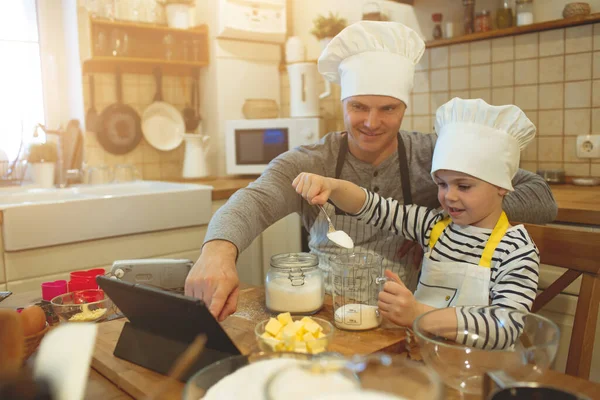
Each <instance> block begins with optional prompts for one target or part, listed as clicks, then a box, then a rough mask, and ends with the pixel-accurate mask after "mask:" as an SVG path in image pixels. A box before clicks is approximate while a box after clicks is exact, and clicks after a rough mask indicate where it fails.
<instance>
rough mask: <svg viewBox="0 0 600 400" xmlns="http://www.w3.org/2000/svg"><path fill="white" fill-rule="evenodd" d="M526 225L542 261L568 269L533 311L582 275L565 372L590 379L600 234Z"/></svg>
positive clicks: (598, 295)
mask: <svg viewBox="0 0 600 400" xmlns="http://www.w3.org/2000/svg"><path fill="white" fill-rule="evenodd" d="M524 225H525V227H526V228H527V231H528V232H529V234H530V235H531V238H532V239H533V241H534V242H535V244H536V245H537V247H538V249H539V251H540V260H541V262H542V263H543V264H548V265H555V266H558V267H563V268H566V269H567V270H566V271H565V273H564V274H563V275H562V276H561V277H560V278H558V279H557V280H556V281H555V282H554V283H552V284H551V285H550V286H549V287H548V288H547V289H545V290H544V291H543V292H541V293H540V294H539V295H538V296H537V298H536V299H535V301H534V303H533V309H532V311H533V312H537V311H539V310H540V309H541V308H543V307H544V306H545V305H546V304H548V302H549V301H550V300H552V299H553V298H554V297H556V296H557V295H558V294H560V293H561V292H562V291H563V290H564V289H565V288H566V287H567V286H569V285H570V284H571V283H572V282H573V281H574V280H575V279H577V278H578V277H579V276H580V275H583V279H582V282H581V289H580V291H579V299H578V300H577V309H576V311H575V321H574V324H573V332H572V334H571V343H570V344H569V354H568V357H567V367H566V371H565V372H566V373H567V374H569V375H573V376H577V377H580V378H584V379H589V376H590V368H591V364H592V355H593V350H594V338H595V335H596V321H597V319H598V303H599V300H600V275H599V274H600V232H583V231H575V230H570V229H565V228H556V227H550V226H540V225H532V224H524Z"/></svg>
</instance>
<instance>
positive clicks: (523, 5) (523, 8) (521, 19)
mask: <svg viewBox="0 0 600 400" xmlns="http://www.w3.org/2000/svg"><path fill="white" fill-rule="evenodd" d="M516 14H517V26H523V25H531V24H533V0H517V10H516Z"/></svg>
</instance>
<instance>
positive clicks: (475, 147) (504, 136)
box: [431, 98, 536, 191]
mask: <svg viewBox="0 0 600 400" xmlns="http://www.w3.org/2000/svg"><path fill="white" fill-rule="evenodd" d="M435 131H436V132H437V134H438V139H437V142H436V144H435V150H434V151H433V161H432V166H431V176H432V177H433V176H434V173H435V172H436V171H438V170H442V169H447V170H451V171H458V172H463V173H465V174H469V175H472V176H474V177H476V178H479V179H481V180H483V181H486V182H488V183H491V184H492V185H496V186H499V187H501V188H504V189H507V190H511V191H512V190H514V189H513V187H512V183H511V181H512V178H513V177H514V176H515V174H516V173H517V170H518V168H519V158H520V155H521V150H523V149H524V148H525V147H526V146H527V144H528V143H529V142H531V141H532V140H533V137H534V136H535V131H536V129H535V125H534V124H533V123H532V122H531V121H530V120H529V118H527V116H526V115H525V113H524V112H523V111H521V109H520V108H519V107H517V106H514V105H505V106H492V105H489V104H487V103H486V102H485V101H483V100H481V99H475V100H463V99H459V98H454V99H452V100H450V101H449V102H447V103H446V104H444V105H442V106H441V107H440V108H438V110H437V112H436V116H435Z"/></svg>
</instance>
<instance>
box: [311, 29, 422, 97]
mask: <svg viewBox="0 0 600 400" xmlns="http://www.w3.org/2000/svg"><path fill="white" fill-rule="evenodd" d="M424 51H425V42H423V39H421V38H420V37H419V35H418V34H417V33H416V32H415V31H413V30H412V29H410V28H409V27H407V26H405V25H403V24H401V23H398V22H380V21H360V22H356V23H354V24H352V25H350V26H348V27H346V28H345V29H344V30H343V31H341V32H340V33H339V34H338V35H337V36H336V37H334V38H333V39H332V40H331V42H329V44H328V45H327V47H326V48H325V50H323V52H322V53H321V56H320V57H319V72H320V73H321V74H323V76H324V77H325V79H327V80H329V81H331V82H334V83H337V84H340V85H341V86H342V100H344V99H345V98H347V97H350V96H358V95H380V96H391V97H394V98H397V99H399V100H402V101H403V102H404V103H405V104H408V99H409V95H410V93H411V91H412V88H413V81H414V75H415V64H417V63H418V62H419V60H420V59H421V56H422V55H423V52H424Z"/></svg>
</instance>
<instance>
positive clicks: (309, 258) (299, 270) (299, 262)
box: [271, 253, 319, 286]
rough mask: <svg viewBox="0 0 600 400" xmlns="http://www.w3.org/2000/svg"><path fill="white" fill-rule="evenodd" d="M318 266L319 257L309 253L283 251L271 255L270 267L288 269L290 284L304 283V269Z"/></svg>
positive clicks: (300, 284)
mask: <svg viewBox="0 0 600 400" xmlns="http://www.w3.org/2000/svg"><path fill="white" fill-rule="evenodd" d="M318 266H319V258H318V257H317V256H316V255H314V254H311V253H283V254H276V255H274V256H272V257H271V267H272V268H277V269H282V270H288V278H289V280H290V282H291V283H292V286H302V285H304V279H305V277H306V276H305V275H304V271H305V270H309V269H315V268H317V267H318Z"/></svg>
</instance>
